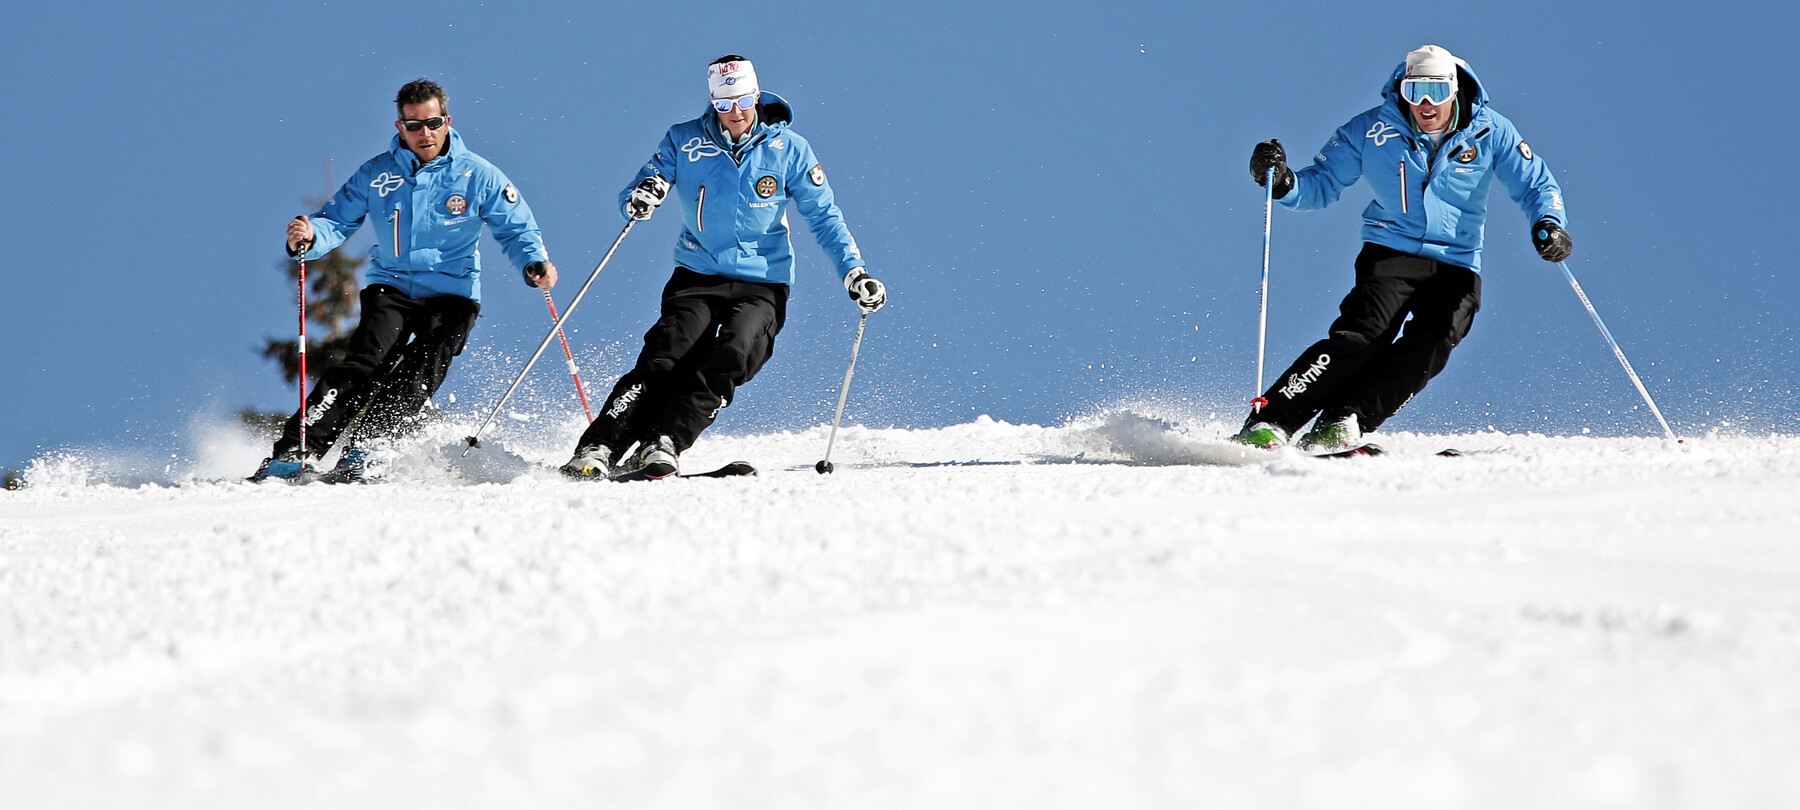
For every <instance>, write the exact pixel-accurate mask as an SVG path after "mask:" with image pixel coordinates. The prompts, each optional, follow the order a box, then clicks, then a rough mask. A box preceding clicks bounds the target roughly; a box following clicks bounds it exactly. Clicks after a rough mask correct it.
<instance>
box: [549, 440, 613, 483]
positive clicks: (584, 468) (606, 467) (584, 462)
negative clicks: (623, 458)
mask: <svg viewBox="0 0 1800 810" xmlns="http://www.w3.org/2000/svg"><path fill="white" fill-rule="evenodd" d="M614 455H615V454H614V453H613V449H612V448H611V447H607V446H606V445H603V444H590V445H588V446H586V447H582V448H580V449H578V450H576V451H575V457H574V458H571V459H569V463H567V464H564V465H562V466H561V467H558V468H557V470H558V471H559V472H561V473H562V474H563V475H564V476H567V477H569V478H573V479H575V480H577V481H585V480H589V479H601V478H606V477H608V476H610V475H612V474H613V466H612V463H613V456H614Z"/></svg>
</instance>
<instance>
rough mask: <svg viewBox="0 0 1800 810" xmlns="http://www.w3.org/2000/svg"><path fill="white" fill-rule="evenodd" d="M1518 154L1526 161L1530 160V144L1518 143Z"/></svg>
mask: <svg viewBox="0 0 1800 810" xmlns="http://www.w3.org/2000/svg"><path fill="white" fill-rule="evenodd" d="M1519 154H1521V155H1524V156H1525V159H1526V160H1530V159H1531V144H1528V143H1526V142H1524V141H1519Z"/></svg>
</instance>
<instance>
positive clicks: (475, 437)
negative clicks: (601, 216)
mask: <svg viewBox="0 0 1800 810" xmlns="http://www.w3.org/2000/svg"><path fill="white" fill-rule="evenodd" d="M637 223H638V221H637V220H635V219H634V220H631V221H630V222H627V223H625V230H622V231H619V238H617V239H614V240H613V243H612V247H610V248H607V249H606V255H605V256H601V257H600V263H599V264H597V265H595V266H594V272H593V274H591V275H589V276H588V280H587V283H586V284H583V285H581V289H580V290H578V291H577V292H576V293H575V298H574V300H572V301H570V302H569V308H568V309H565V310H563V313H562V317H560V318H557V319H556V324H555V325H554V326H551V327H550V334H548V335H545V336H544V342H543V343H540V344H538V347H537V351H536V352H533V353H532V355H531V359H530V360H527V361H525V368H524V370H522V371H520V372H519V376H518V377H517V378H515V379H514V380H513V381H512V385H511V386H508V387H507V389H506V394H505V395H504V396H502V397H500V401H499V402H497V403H495V404H494V411H493V413H490V414H488V416H487V418H486V419H484V420H482V422H481V426H480V427H478V428H475V432H474V434H472V435H470V436H469V438H468V442H469V446H468V447H466V448H463V453H462V454H463V455H464V456H465V457H466V456H468V455H469V451H470V450H474V449H475V448H477V447H480V446H481V432H482V431H484V430H487V426H488V425H489V424H491V423H492V422H493V421H494V417H496V416H499V415H500V409H501V408H504V407H506V401H507V400H509V399H512V395H513V392H514V391H517V390H518V389H519V383H522V382H524V381H525V375H527V374H530V373H531V367H532V366H533V365H536V364H537V361H538V358H539V357H542V356H544V350H545V349H548V348H550V341H553V340H555V339H556V336H557V335H559V334H562V327H563V323H564V322H565V321H567V320H569V316H570V315H573V314H575V307H576V306H578V305H580V304H581V297H582V296H584V295H587V291H588V288H589V287H592V286H594V279H597V278H599V277H600V271H601V270H605V269H606V263H607V262H609V261H612V257H613V254H614V253H615V252H617V251H618V250H619V243H620V242H623V241H625V235H626V234H628V233H631V226H633V225H636V224H637Z"/></svg>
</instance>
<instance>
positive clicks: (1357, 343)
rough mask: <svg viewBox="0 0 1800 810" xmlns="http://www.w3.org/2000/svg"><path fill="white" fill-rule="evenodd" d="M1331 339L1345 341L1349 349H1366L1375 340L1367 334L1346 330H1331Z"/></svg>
mask: <svg viewBox="0 0 1800 810" xmlns="http://www.w3.org/2000/svg"><path fill="white" fill-rule="evenodd" d="M1331 339H1332V340H1336V341H1342V342H1344V343H1347V344H1349V348H1351V349H1366V348H1368V347H1369V346H1370V345H1371V344H1373V343H1374V342H1375V339H1374V338H1373V337H1371V336H1369V335H1365V334H1363V333H1361V332H1348V331H1340V332H1332V333H1331Z"/></svg>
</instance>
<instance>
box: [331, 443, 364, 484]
mask: <svg viewBox="0 0 1800 810" xmlns="http://www.w3.org/2000/svg"><path fill="white" fill-rule="evenodd" d="M373 455H374V454H372V453H370V452H369V451H368V450H365V449H363V448H361V447H346V448H344V454H343V455H342V456H339V457H338V463H337V466H335V467H332V468H331V471H330V472H327V473H325V474H324V475H321V476H319V480H320V481H324V482H325V483H327V484H361V483H364V482H366V481H368V480H370V479H372V478H376V477H379V476H377V475H376V474H375V473H373V472H371V471H370V469H369V463H370V462H371V461H372V460H373Z"/></svg>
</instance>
